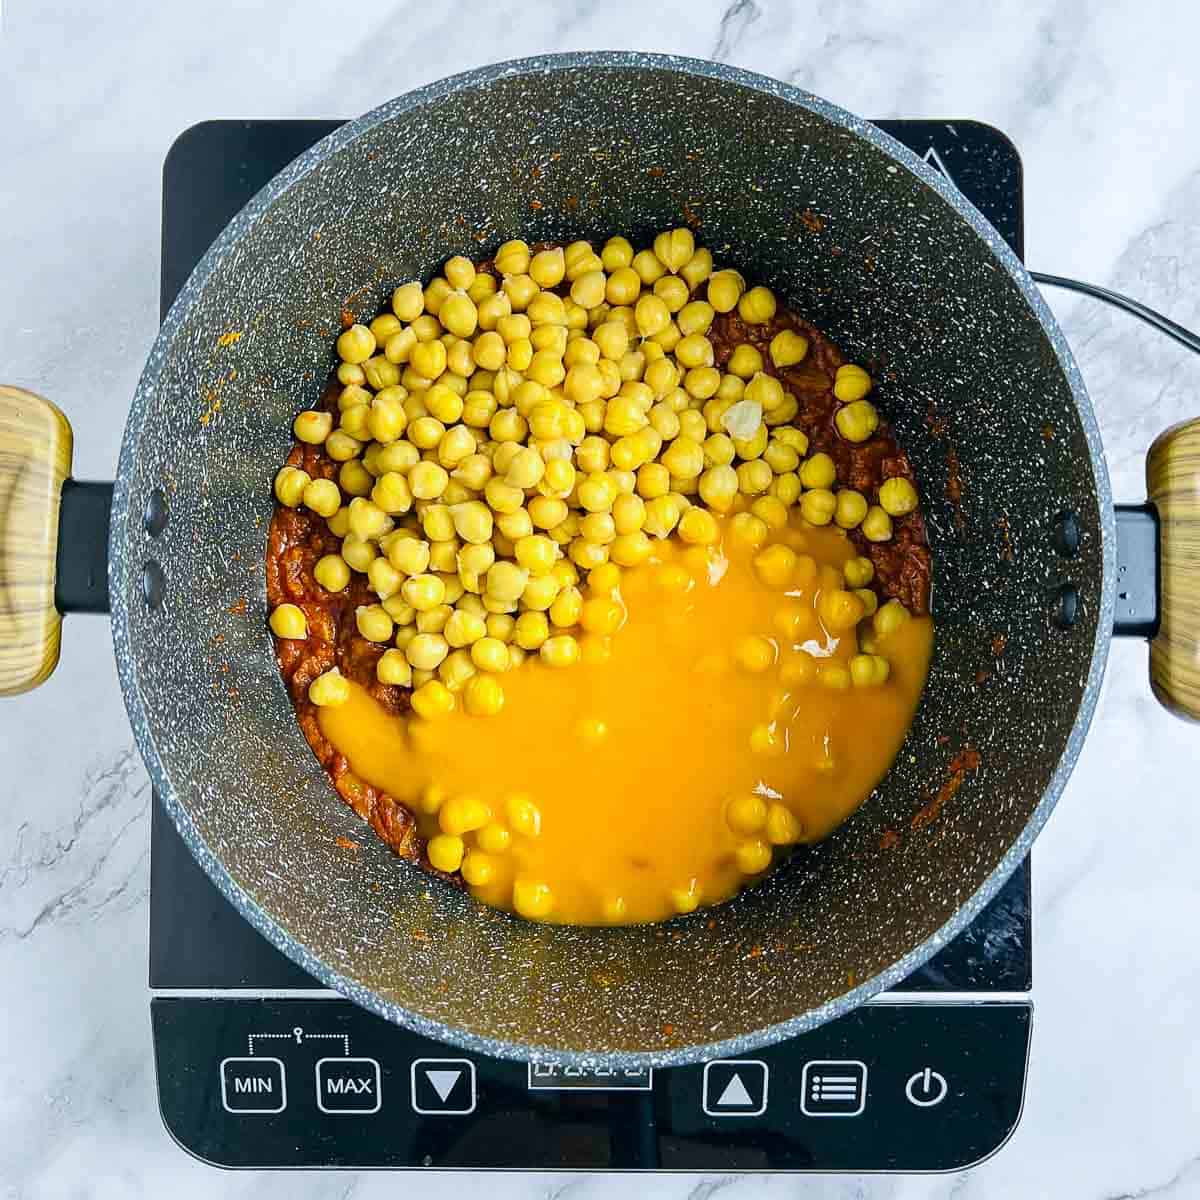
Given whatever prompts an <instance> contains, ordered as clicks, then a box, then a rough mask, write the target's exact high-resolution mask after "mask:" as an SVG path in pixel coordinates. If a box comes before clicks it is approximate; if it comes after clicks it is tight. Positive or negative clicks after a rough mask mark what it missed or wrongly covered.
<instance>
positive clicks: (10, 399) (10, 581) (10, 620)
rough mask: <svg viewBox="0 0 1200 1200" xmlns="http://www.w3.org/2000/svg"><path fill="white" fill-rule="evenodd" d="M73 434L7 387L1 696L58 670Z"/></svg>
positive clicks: (0, 518)
mask: <svg viewBox="0 0 1200 1200" xmlns="http://www.w3.org/2000/svg"><path fill="white" fill-rule="evenodd" d="M71 450H72V437H71V426H70V425H69V424H68V423H67V418H66V417H64V416H63V414H62V413H61V412H59V410H58V409H57V408H55V407H54V405H53V404H51V403H50V401H49V400H43V399H42V397H41V396H35V395H34V394H33V393H32V392H26V391H23V390H22V389H21V388H14V387H5V386H3V385H0V696H11V695H15V694H16V693H17V692H25V691H28V690H29V689H30V688H35V687H37V685H38V684H39V683H41V682H42V681H43V680H44V679H46V677H47V676H48V675H49V674H50V672H51V671H53V670H54V668H55V666H56V665H57V663H58V651H59V643H60V640H61V637H62V617H61V616H60V615H59V613H58V610H57V609H56V608H55V607H54V583H55V559H56V557H57V553H58V515H59V505H60V502H61V497H62V486H63V481H64V480H65V479H66V478H67V476H68V475H70V473H71Z"/></svg>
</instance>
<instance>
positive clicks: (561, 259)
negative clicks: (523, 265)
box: [528, 246, 566, 288]
mask: <svg viewBox="0 0 1200 1200" xmlns="http://www.w3.org/2000/svg"><path fill="white" fill-rule="evenodd" d="M528 272H529V277H530V278H532V280H533V281H534V283H536V284H538V287H540V288H556V287H558V284H559V283H562V282H563V278H564V276H565V275H566V256H565V253H564V252H563V247H562V246H556V247H554V248H553V250H542V251H539V252H538V253H536V254H534V256H533V258H530V259H529V266H528Z"/></svg>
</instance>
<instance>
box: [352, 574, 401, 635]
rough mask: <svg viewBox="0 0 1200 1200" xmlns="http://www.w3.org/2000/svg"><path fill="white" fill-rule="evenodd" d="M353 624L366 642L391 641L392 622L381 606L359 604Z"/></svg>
mask: <svg viewBox="0 0 1200 1200" xmlns="http://www.w3.org/2000/svg"><path fill="white" fill-rule="evenodd" d="M380 561H386V560H380ZM354 623H355V626H356V627H357V629H358V632H359V633H360V634H361V635H362V636H363V637H365V638H366V639H367V641H368V642H389V641H391V639H392V633H393V621H392V618H391V617H389V616H388V614H387V610H386V609H385V608H384V607H383V605H382V604H360V605H359V606H358V608H356V609H355V610H354Z"/></svg>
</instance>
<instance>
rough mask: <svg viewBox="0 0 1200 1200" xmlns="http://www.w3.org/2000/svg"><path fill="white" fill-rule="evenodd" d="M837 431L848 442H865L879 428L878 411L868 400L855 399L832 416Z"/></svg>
mask: <svg viewBox="0 0 1200 1200" xmlns="http://www.w3.org/2000/svg"><path fill="white" fill-rule="evenodd" d="M834 423H835V424H836V425H837V430H838V433H840V434H841V435H842V437H844V438H845V439H846V441H848V442H865V441H866V440H867V439H868V438H869V437H870V436H871V435H872V434H873V433H874V432H875V430H876V429H878V428H879V412H878V410H877V409H876V408H875V405H873V404H872V403H871V402H870V400H855V401H854V402H853V403H852V404H847V405H845V406H844V407H842V408H839V409H838V411H837V415H836V416H835V417H834Z"/></svg>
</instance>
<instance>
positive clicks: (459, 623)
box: [442, 608, 487, 649]
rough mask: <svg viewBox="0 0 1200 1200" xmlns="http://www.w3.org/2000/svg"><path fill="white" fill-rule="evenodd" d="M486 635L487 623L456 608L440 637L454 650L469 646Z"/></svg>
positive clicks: (479, 617)
mask: <svg viewBox="0 0 1200 1200" xmlns="http://www.w3.org/2000/svg"><path fill="white" fill-rule="evenodd" d="M486 634H487V623H486V622H485V621H484V619H483V617H481V616H479V615H478V614H477V613H472V612H468V611H466V610H465V609H462V608H456V609H455V610H454V612H453V613H451V615H450V617H449V619H448V620H447V621H446V625H445V628H444V629H443V630H442V636H443V637H444V638H445V639H446V642H447V644H449V645H451V646H453V647H455V648H456V649H458V648H460V647H463V646H470V645H471V644H472V643H474V642H477V641H479V639H480V638H482V637H485V636H486Z"/></svg>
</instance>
